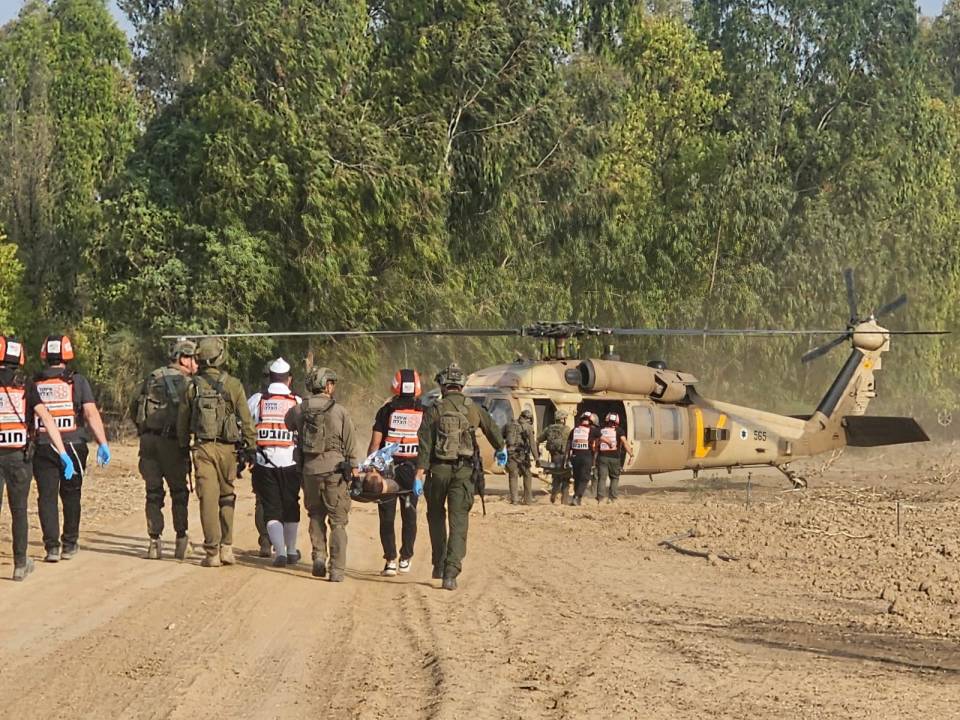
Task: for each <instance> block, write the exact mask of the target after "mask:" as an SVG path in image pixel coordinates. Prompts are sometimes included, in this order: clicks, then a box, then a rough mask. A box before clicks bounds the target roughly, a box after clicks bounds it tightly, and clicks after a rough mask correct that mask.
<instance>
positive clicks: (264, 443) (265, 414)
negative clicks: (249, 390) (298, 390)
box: [257, 395, 297, 448]
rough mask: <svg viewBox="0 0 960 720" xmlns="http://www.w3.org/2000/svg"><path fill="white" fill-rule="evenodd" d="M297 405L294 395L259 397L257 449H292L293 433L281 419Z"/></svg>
mask: <svg viewBox="0 0 960 720" xmlns="http://www.w3.org/2000/svg"><path fill="white" fill-rule="evenodd" d="M296 404H297V396H296V395H261V396H260V406H259V410H258V412H257V415H258V416H259V420H258V421H257V447H262V448H268V447H293V445H294V440H293V431H292V430H289V429H287V425H286V423H285V422H284V421H283V418H284V417H285V416H286V414H287V410H289V409H290V408H292V407H293V406H294V405H296Z"/></svg>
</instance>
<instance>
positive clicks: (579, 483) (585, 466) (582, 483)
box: [573, 452, 593, 498]
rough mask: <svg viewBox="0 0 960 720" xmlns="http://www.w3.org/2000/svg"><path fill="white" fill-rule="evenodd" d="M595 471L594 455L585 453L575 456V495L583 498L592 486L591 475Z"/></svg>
mask: <svg viewBox="0 0 960 720" xmlns="http://www.w3.org/2000/svg"><path fill="white" fill-rule="evenodd" d="M592 470H593V453H588V452H587V453H583V454H580V455H577V454H574V456H573V494H574V495H576V496H577V497H578V498H582V497H583V494H584V493H585V492H586V491H587V485H589V484H590V474H591V471H592Z"/></svg>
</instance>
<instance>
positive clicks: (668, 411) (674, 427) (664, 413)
mask: <svg viewBox="0 0 960 720" xmlns="http://www.w3.org/2000/svg"><path fill="white" fill-rule="evenodd" d="M680 433H681V423H680V411H679V410H678V409H677V408H660V439H661V440H680V439H681V434H680Z"/></svg>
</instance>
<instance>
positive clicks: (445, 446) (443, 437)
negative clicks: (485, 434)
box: [433, 398, 474, 461]
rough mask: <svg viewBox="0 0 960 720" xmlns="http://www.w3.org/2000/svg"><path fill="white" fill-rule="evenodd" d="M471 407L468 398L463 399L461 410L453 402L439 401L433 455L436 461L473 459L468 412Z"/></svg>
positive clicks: (471, 430)
mask: <svg viewBox="0 0 960 720" xmlns="http://www.w3.org/2000/svg"><path fill="white" fill-rule="evenodd" d="M472 406H473V402H472V401H471V400H470V398H464V404H463V408H462V409H461V408H459V407H457V404H456V403H455V402H454V401H453V400H446V399H444V400H441V401H440V404H439V406H438V408H437V409H438V410H439V412H440V416H439V418H438V419H437V441H436V444H435V445H434V448H433V455H434V457H435V458H436V459H437V460H446V461H453V460H466V459H467V458H472V457H473V444H474V434H473V426H472V425H471V424H470V418H469V417H468V416H467V413H468V410H469V408H470V407H472Z"/></svg>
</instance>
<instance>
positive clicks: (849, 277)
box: [843, 268, 860, 325]
mask: <svg viewBox="0 0 960 720" xmlns="http://www.w3.org/2000/svg"><path fill="white" fill-rule="evenodd" d="M843 284H844V285H845V286H846V288H847V307H848V308H849V309H850V324H851V325H856V323H857V321H858V320H859V318H860V315H859V314H858V313H857V293H856V291H855V290H854V287H853V269H852V268H845V269H844V271H843Z"/></svg>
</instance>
